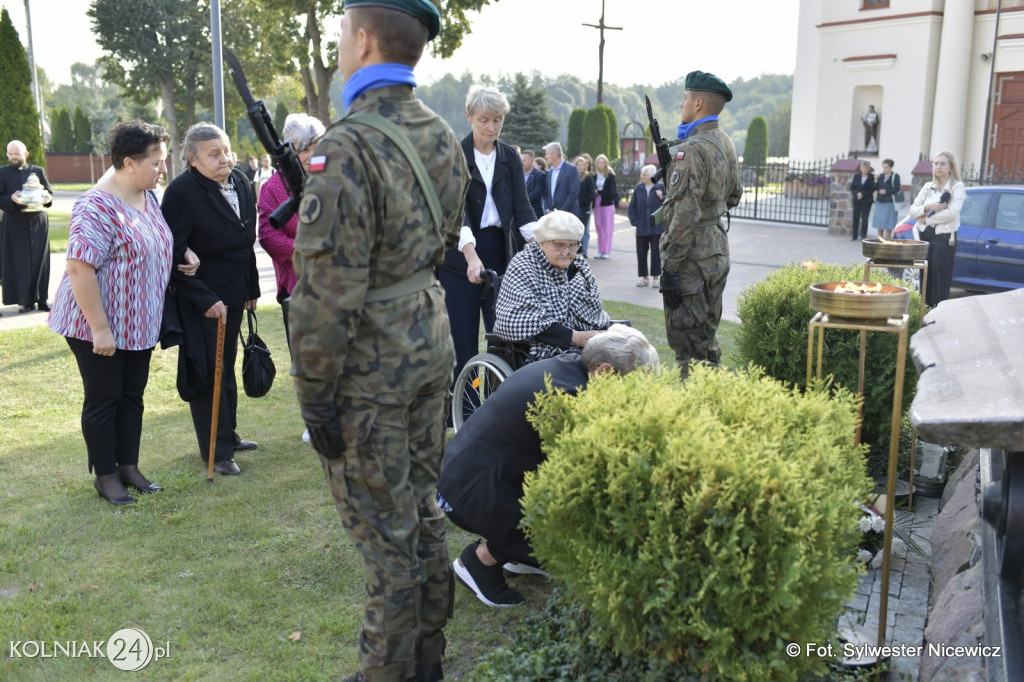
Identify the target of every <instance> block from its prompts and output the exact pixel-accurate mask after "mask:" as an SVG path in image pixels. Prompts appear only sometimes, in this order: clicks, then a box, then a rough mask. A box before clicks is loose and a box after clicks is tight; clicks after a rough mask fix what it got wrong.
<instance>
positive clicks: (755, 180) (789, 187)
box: [730, 159, 834, 227]
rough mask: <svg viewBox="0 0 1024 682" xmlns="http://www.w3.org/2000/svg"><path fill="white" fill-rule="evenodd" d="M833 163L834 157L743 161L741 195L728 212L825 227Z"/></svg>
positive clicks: (752, 218) (738, 216)
mask: <svg viewBox="0 0 1024 682" xmlns="http://www.w3.org/2000/svg"><path fill="white" fill-rule="evenodd" d="M833 163H834V159H833V160H824V161H809V162H801V161H788V162H786V161H783V162H774V161H767V162H765V163H762V164H759V165H747V164H743V165H741V166H740V182H741V183H743V198H742V199H740V204H739V206H737V207H736V208H734V209H732V211H731V212H730V213H731V215H732V216H733V217H734V218H749V219H751V220H766V221H771V222H781V223H796V224H800V225H818V226H820V227H828V224H829V199H828V195H829V189H830V186H831V179H830V178H831V175H830V173H831V168H832V164H833Z"/></svg>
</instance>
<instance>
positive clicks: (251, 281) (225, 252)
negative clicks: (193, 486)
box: [162, 123, 260, 476]
mask: <svg viewBox="0 0 1024 682" xmlns="http://www.w3.org/2000/svg"><path fill="white" fill-rule="evenodd" d="M182 156H183V157H184V159H185V162H186V163H187V164H188V170H187V171H185V172H184V173H182V174H181V175H179V176H178V177H176V178H175V179H174V180H173V181H172V182H171V184H170V185H168V186H167V191H166V192H164V199H163V204H162V208H163V213H164V217H165V218H166V219H167V224H168V225H169V226H170V228H171V232H172V233H173V234H174V254H175V259H176V260H180V259H181V258H182V255H181V254H183V253H184V251H185V247H186V245H187V246H188V247H190V248H191V249H192V250H193V251H195V252H196V254H197V255H198V256H199V258H200V260H201V261H202V263H203V266H202V268H201V269H200V271H199V272H198V273H197V275H196V276H195V277H191V278H188V277H181V276H179V275H178V274H177V273H176V274H175V275H174V276H173V278H172V281H173V283H174V285H175V288H176V290H177V298H178V310H179V313H180V316H181V322H182V327H183V330H184V335H185V343H184V347H183V348H182V349H181V350H180V351H179V354H178V391H179V393H180V394H181V396H182V398H183V399H184V400H186V401H187V402H188V404H189V408H190V410H191V412H192V423H193V425H194V427H195V431H196V439H197V440H198V442H199V450H200V457H202V458H203V459H204V460H205V459H206V456H207V454H208V448H210V449H212V450H214V451H215V452H214V460H215V461H214V470H215V471H216V472H217V473H219V474H222V475H225V476H233V475H237V474H240V473H241V470H240V469H239V468H238V465H237V464H236V463H235V460H234V453H235V452H236V451H240V450H255V449H256V447H257V445H256V443H254V442H252V441H248V440H242V438H240V437H239V435H238V434H237V433H236V431H235V422H236V409H237V405H238V389H237V385H236V383H235V356H236V354H237V351H238V335H239V329H240V328H241V325H242V311H243V310H245V309H249V310H252V309H254V308H255V307H256V299H257V298H259V295H260V283H259V272H258V270H257V268H256V252H255V251H254V249H253V244H254V243H255V242H256V200H255V197H254V196H253V191H252V186H251V185H250V184H249V179H248V178H246V177H245V174H244V173H243V172H242V171H241V170H238V169H233V166H232V163H231V144H230V142H229V141H228V137H227V135H226V134H225V133H224V131H223V130H221V129H220V128H218V127H217V126H215V125H213V124H212V123H197V124H196V125H194V126H192V127H191V128H189V130H188V132H187V133H186V134H185V139H184V141H183V144H182ZM218 324H223V325H225V331H224V344H223V354H220V353H218V348H217V347H218V345H219V344H218V343H217V337H218ZM218 361H220V362H222V363H223V367H224V376H223V390H222V392H221V395H220V397H219V400H218V401H217V405H218V412H219V420H218V421H219V423H218V424H217V428H216V430H214V429H213V428H212V427H213V424H212V423H211V422H212V419H213V412H214V393H215V391H214V380H215V376H214V372H215V369H214V368H215V367H216V366H217V363H218ZM211 443H214V447H212V448H211V446H210V444H211ZM204 453H207V454H204Z"/></svg>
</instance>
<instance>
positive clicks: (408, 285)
mask: <svg viewBox="0 0 1024 682" xmlns="http://www.w3.org/2000/svg"><path fill="white" fill-rule="evenodd" d="M435 282H437V278H436V277H434V270H433V268H425V269H423V270H417V271H416V272H414V273H412V274H411V275H409V276H408V277H406V278H405V279H400V280H398V281H397V282H395V283H394V284H389V285H387V286H386V287H380V288H379V289H370V290H369V291H367V292H366V302H367V303H375V302H377V301H386V300H388V299H389V298H398V297H399V296H408V295H409V294H415V293H416V292H417V291H423V290H424V289H426V288H428V287H430V286H432V285H433V284H434V283H435Z"/></svg>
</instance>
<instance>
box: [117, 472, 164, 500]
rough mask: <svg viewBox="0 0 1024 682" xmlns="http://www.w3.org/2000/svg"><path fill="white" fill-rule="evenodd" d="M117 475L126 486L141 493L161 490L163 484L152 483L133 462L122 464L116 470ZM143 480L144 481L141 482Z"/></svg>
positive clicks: (147, 493)
mask: <svg viewBox="0 0 1024 682" xmlns="http://www.w3.org/2000/svg"><path fill="white" fill-rule="evenodd" d="M118 475H119V476H120V478H121V483H123V484H124V485H125V486H126V487H128V488H135V489H136V490H137V491H139V492H140V493H142V494H143V495H149V494H150V493H158V492H160V491H162V490H163V486H160V485H157V484H156V483H153V482H152V481H150V480H149V479H148V478H146V477H145V476H143V475H142V474H141V473H140V472H139V467H138V465H135V464H124V465H122V466H121V468H120V470H119V471H118ZM143 481H145V482H144V483H143Z"/></svg>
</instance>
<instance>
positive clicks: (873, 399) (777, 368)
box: [736, 263, 921, 448]
mask: <svg viewBox="0 0 1024 682" xmlns="http://www.w3.org/2000/svg"><path fill="white" fill-rule="evenodd" d="M815 265H816V267H817V269H816V270H808V269H806V268H804V267H802V266H800V265H797V264H793V265H787V266H786V267H784V268H781V269H780V270H776V271H775V272H773V273H771V274H769V275H768V276H767V277H765V278H764V279H763V280H761V281H760V282H757V283H755V284H753V285H752V286H750V287H748V288H747V289H744V290H743V292H742V293H741V294H740V297H739V300H738V301H737V313H738V315H739V318H740V320H741V321H742V322H743V324H742V326H741V327H740V329H739V332H738V333H737V335H736V353H737V356H738V362H739V363H740V364H746V363H750V362H753V363H754V364H756V365H758V366H759V367H762V368H763V369H764V370H765V372H767V373H768V375H769V376H772V377H775V378H776V379H779V380H780V381H785V382H787V383H790V384H793V385H794V386H797V387H801V388H802V387H803V386H804V384H805V382H806V378H807V329H808V327H807V325H808V323H809V322H810V321H811V318H812V317H814V314H815V311H814V310H813V309H812V308H811V294H810V286H811V285H812V284H815V283H818V282H839V281H855V282H860V281H862V280H863V279H864V266H863V265H834V264H829V265H825V264H820V263H816V264H815ZM871 279H872V281H875V282H884V283H886V284H896V285H902V282H901V281H899V280H897V279H895V278H893V277H891V276H890V275H889V273H888V272H887V271H884V270H881V269H875V270H873V271H872V275H871ZM907 313H908V314H909V317H910V320H909V324H910V329H909V335H910V336H912V335H913V334H914V332H916V331H917V330H918V329H920V327H921V295H920V294H919V293H918V292H917V291H913V290H912V291H911V292H910V306H909V308H908V310H907ZM898 340H899V339H898V337H897V335H896V334H893V333H877V332H872V333H869V334H868V340H867V353H866V365H865V377H864V414H863V419H862V422H863V428H862V433H861V441H862V442H864V443H869V444H876V443H877V444H881V443H885V444H886V448H887V447H888V445H887V444H888V441H889V430H890V426H891V422H892V393H893V387H894V386H895V384H896V353H897V347H898ZM859 353H860V333H859V332H857V331H847V330H843V329H829V330H826V332H825V349H824V362H823V363H822V364H823V367H822V375H823V376H824V375H826V374H831V375H832V376H834V377H835V381H836V383H837V384H839V385H841V386H845V387H847V388H848V389H850V390H851V391H853V392H856V391H857V358H858V356H859ZM908 357H909V356H908ZM916 386H917V373H916V371H915V370H914V365H913V363H912V362H908V363H907V365H906V371H905V373H904V382H903V411H904V412H905V411H906V410H907V409H908V408H909V407H910V401H911V400H912V399H913V397H914V390H915V388H916Z"/></svg>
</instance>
